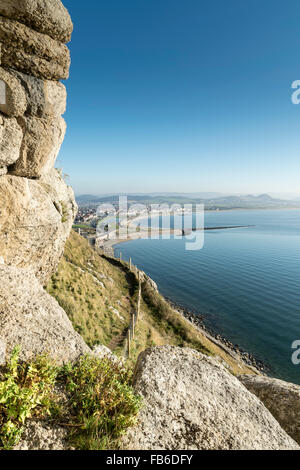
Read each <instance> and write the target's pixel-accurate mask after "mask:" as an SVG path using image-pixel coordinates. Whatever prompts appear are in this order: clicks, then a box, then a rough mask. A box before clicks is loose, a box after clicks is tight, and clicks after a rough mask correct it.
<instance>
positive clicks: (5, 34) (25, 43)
mask: <svg viewBox="0 0 300 470" xmlns="http://www.w3.org/2000/svg"><path fill="white" fill-rule="evenodd" d="M0 43H2V44H1V62H0V63H1V65H2V66H4V67H11V68H13V69H15V70H19V71H20V72H24V73H29V74H30V75H34V76H35V77H38V78H44V79H48V80H59V79H66V78H68V76H69V68H70V53H69V50H68V48H67V46H65V45H64V44H62V43H60V42H58V41H56V40H54V39H51V38H50V37H49V36H46V35H45V34H42V33H38V32H36V31H33V30H32V29H30V28H28V27H27V26H25V25H23V24H22V23H18V22H17V21H13V20H9V19H7V18H4V17H1V16H0Z"/></svg>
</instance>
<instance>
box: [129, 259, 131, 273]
mask: <svg viewBox="0 0 300 470" xmlns="http://www.w3.org/2000/svg"><path fill="white" fill-rule="evenodd" d="M129 269H130V271H131V258H129Z"/></svg>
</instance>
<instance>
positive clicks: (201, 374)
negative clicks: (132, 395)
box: [123, 346, 299, 450]
mask: <svg viewBox="0 0 300 470" xmlns="http://www.w3.org/2000/svg"><path fill="white" fill-rule="evenodd" d="M134 388H135V390H136V392H138V393H140V394H141V395H142V396H143V397H144V404H143V407H142V410H141V412H140V416H139V424H138V425H137V427H135V428H132V429H131V430H129V432H128V433H127V435H126V437H125V438H124V441H123V445H124V447H125V448H128V449H145V450H164V449H165V450H170V449H173V450H179V449H180V450H187V449H191V450H195V449H278V450H279V449H299V446H298V445H297V444H296V442H295V441H294V440H293V439H292V438H291V437H290V436H288V435H287V434H286V432H285V431H284V430H283V429H282V428H281V427H280V425H279V424H278V422H277V421H276V420H275V418H274V417H273V416H272V415H271V413H270V412H269V411H268V410H267V409H266V408H265V406H264V405H263V404H262V403H261V402H260V401H259V400H258V398H257V397H256V396H254V395H253V394H251V393H250V392H249V391H248V390H247V389H246V388H245V387H244V386H243V385H242V384H241V383H240V382H239V381H238V380H237V379H236V378H235V377H234V376H232V375H231V374H230V373H229V372H228V371H227V370H226V369H225V368H224V367H223V366H222V365H221V364H219V363H218V362H217V361H215V360H214V359H213V358H210V357H207V356H204V355H203V354H201V353H199V352H197V351H194V350H191V349H187V348H183V349H182V348H177V347H171V346H163V347H156V348H152V349H148V350H146V351H144V352H143V353H142V354H140V356H139V359H138V362H137V365H136V370H135V377H134Z"/></svg>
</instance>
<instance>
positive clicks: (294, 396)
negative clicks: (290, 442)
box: [238, 375, 300, 444]
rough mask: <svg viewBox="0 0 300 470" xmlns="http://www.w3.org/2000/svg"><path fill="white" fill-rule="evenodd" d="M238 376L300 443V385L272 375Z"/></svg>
mask: <svg viewBox="0 0 300 470" xmlns="http://www.w3.org/2000/svg"><path fill="white" fill-rule="evenodd" d="M238 378H239V380H240V381H241V382H242V383H243V384H244V385H245V387H246V388H247V389H248V390H249V391H250V392H252V393H254V394H255V395H256V396H257V397H258V398H259V399H260V400H261V401H262V402H263V403H264V405H265V406H266V408H268V410H269V411H270V412H271V413H272V415H273V416H274V417H275V418H276V420H277V421H278V422H279V423H280V425H281V427H282V428H283V429H284V430H285V431H286V432H287V433H288V434H289V435H290V436H291V437H292V438H293V439H294V440H295V441H296V442H298V444H300V386H299V385H295V384H292V383H288V382H284V381H283V380H278V379H273V378H270V377H261V376H252V375H241V376H239V377H238Z"/></svg>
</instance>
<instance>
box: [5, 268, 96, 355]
mask: <svg viewBox="0 0 300 470" xmlns="http://www.w3.org/2000/svg"><path fill="white" fill-rule="evenodd" d="M0 279H1V283H0V340H1V341H2V342H3V343H4V344H5V345H6V353H7V354H8V355H9V354H10V353H11V351H12V349H13V348H14V347H15V346H17V345H19V346H20V347H21V353H20V358H21V359H23V360H26V361H27V360H30V359H33V358H34V357H36V355H38V354H48V355H49V356H50V357H52V358H53V359H55V361H56V362H57V363H58V364H62V363H64V362H67V361H75V360H76V359H78V357H79V356H80V355H82V354H85V353H88V352H90V349H89V347H88V346H87V345H86V344H85V342H84V341H83V339H82V338H81V336H80V335H79V334H78V333H76V331H75V330H74V328H73V326H72V324H71V322H70V320H69V319H68V317H67V314H66V313H65V311H64V310H63V309H62V308H61V307H60V306H59V305H58V303H57V302H56V300H55V299H53V298H52V297H51V296H50V295H49V294H47V292H46V291H45V290H44V289H43V288H42V286H41V285H40V283H39V282H38V280H37V279H36V277H35V276H34V274H33V273H32V272H30V271H28V270H25V269H19V268H16V267H14V266H11V267H9V266H6V265H0Z"/></svg>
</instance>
